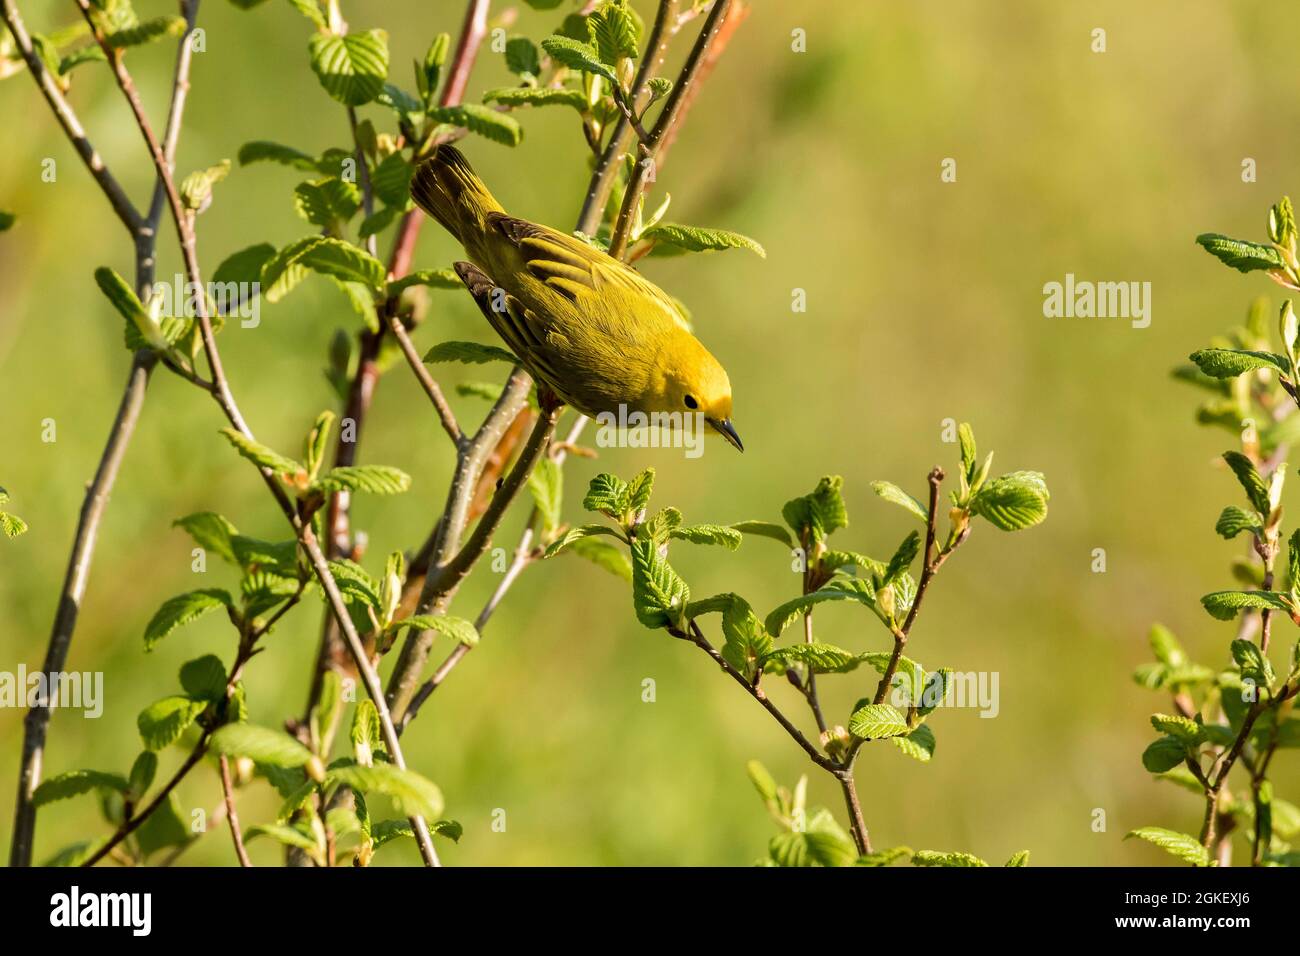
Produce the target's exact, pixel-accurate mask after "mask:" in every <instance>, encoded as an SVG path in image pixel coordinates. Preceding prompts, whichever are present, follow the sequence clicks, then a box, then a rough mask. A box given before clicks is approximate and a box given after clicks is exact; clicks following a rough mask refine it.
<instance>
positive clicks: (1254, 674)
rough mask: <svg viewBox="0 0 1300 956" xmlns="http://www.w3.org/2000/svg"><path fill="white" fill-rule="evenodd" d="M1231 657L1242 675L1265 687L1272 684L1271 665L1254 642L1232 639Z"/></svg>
mask: <svg viewBox="0 0 1300 956" xmlns="http://www.w3.org/2000/svg"><path fill="white" fill-rule="evenodd" d="M1232 659H1233V660H1234V661H1236V662H1237V666H1238V667H1240V668H1241V676H1242V677H1244V678H1247V679H1248V680H1253V681H1254V682H1255V683H1256V684H1262V685H1264V686H1265V687H1271V686H1272V685H1273V677H1274V674H1273V665H1272V664H1270V663H1269V662H1268V658H1267V657H1265V656H1264V652H1263V651H1261V650H1260V649H1259V647H1257V646H1256V645H1255V644H1253V643H1251V642H1250V641H1246V640H1241V639H1238V640H1235V641H1233V642H1232Z"/></svg>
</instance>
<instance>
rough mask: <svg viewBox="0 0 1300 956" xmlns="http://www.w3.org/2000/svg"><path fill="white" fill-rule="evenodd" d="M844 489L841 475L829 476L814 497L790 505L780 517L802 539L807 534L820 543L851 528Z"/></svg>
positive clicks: (807, 496)
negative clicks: (837, 532)
mask: <svg viewBox="0 0 1300 956" xmlns="http://www.w3.org/2000/svg"><path fill="white" fill-rule="evenodd" d="M843 486H844V479H843V478H841V477H840V476H839V475H827V476H826V477H824V478H822V479H821V481H819V482H818V483H817V487H816V488H815V489H814V490H813V492H812V493H811V494H807V495H802V496H801V497H798V498H792V499H791V500H789V501H787V502H786V503H785V505H784V506H783V507H782V508H781V516H782V517H783V518H785V521H786V524H788V525H789V526H790V527H791V528H793V529H794V530H795V532H796V533H797V534H798V535H799V536H800V537H801V538H802V536H803V535H805V534H807V535H809V536H810V537H811V538H812V539H813V540H814V541H821V540H822V539H823V538H826V537H827V536H829V535H831V534H833V533H834V532H836V531H838V530H839V529H840V528H847V527H848V525H849V515H848V510H847V509H846V508H845V507H844V495H843V492H842V489H843Z"/></svg>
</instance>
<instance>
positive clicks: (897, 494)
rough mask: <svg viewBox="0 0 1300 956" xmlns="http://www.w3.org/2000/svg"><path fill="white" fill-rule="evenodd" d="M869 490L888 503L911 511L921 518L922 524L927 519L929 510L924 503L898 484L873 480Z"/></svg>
mask: <svg viewBox="0 0 1300 956" xmlns="http://www.w3.org/2000/svg"><path fill="white" fill-rule="evenodd" d="M871 490H872V491H874V492H875V493H876V494H877V495H879V496H880V497H881V498H884V499H885V500H886V501H888V502H889V503H890V504H895V505H898V506H899V507H900V508H903V509H905V510H907V511H909V512H911V513H912V514H913V515H915V516H916V517H917V518H919V519H920V520H921V523H922V524H924V523H925V522H927V521H928V520H929V517H930V516H929V512H928V511H927V510H926V507H925V505H923V504H921V502H919V501H917V500H916V499H915V498H913V497H912V496H911V495H909V494H908V493H907V492H906V491H904V490H903V489H902V488H900V487H898V485H895V484H892V483H891V482H888V481H873V482H872V483H871Z"/></svg>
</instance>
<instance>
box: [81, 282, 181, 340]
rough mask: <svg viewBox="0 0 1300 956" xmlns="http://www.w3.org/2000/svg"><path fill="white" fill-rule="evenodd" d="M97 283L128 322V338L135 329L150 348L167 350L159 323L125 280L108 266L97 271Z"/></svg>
mask: <svg viewBox="0 0 1300 956" xmlns="http://www.w3.org/2000/svg"><path fill="white" fill-rule="evenodd" d="M95 283H96V284H97V285H98V286H99V290H100V291H101V292H103V293H104V295H105V296H106V297H107V298H108V301H109V302H110V303H112V305H113V308H115V309H116V310H117V312H118V315H120V316H122V318H124V319H125V320H126V323H127V329H128V337H129V334H130V332H129V330H131V329H134V330H135V331H136V332H137V333H138V334H139V337H140V338H141V339H142V340H143V342H144V343H145V344H147V345H148V347H149V348H153V349H160V350H165V349H167V348H168V347H169V343H168V342H167V339H166V338H165V337H164V335H163V332H162V329H161V327H160V326H159V325H158V322H157V321H156V320H155V319H154V318H153V317H152V316H150V315H149V313H148V311H146V310H145V307H144V305H143V304H142V303H141V302H140V299H139V298H138V297H137V296H136V294H135V291H134V290H133V289H132V288H131V287H130V286H129V285H127V282H126V280H125V279H123V278H122V277H121V276H120V275H118V274H117V273H116V272H114V271H113V270H112V269H110V268H108V267H107V266H100V267H99V268H98V269H96V270H95ZM128 344H129V342H128Z"/></svg>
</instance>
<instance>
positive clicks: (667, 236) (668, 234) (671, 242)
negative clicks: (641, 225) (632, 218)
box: [639, 222, 767, 259]
mask: <svg viewBox="0 0 1300 956" xmlns="http://www.w3.org/2000/svg"><path fill="white" fill-rule="evenodd" d="M639 238H640V239H644V240H648V241H650V242H653V243H654V244H655V248H654V251H653V252H652V253H651V255H657V256H663V255H680V254H682V253H684V252H717V251H721V250H724V249H748V250H749V251H750V252H756V253H758V255H759V257H760V258H763V259H766V258H767V250H765V249H764V248H763V247H762V246H761V245H759V244H758V243H757V242H755V241H754V240H753V239H750V238H749V237H748V236H742V235H741V234H740V233H738V232H729V231H728V230H726V229H705V228H703V227H701V226H684V225H681V224H680V223H674V222H661V223H659V224H658V225H654V226H651V227H650V228H649V229H646V230H645V231H644V232H642V233H641V235H640V236H639Z"/></svg>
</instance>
